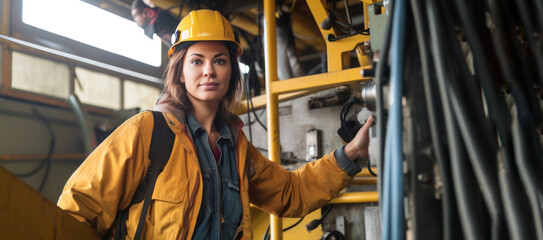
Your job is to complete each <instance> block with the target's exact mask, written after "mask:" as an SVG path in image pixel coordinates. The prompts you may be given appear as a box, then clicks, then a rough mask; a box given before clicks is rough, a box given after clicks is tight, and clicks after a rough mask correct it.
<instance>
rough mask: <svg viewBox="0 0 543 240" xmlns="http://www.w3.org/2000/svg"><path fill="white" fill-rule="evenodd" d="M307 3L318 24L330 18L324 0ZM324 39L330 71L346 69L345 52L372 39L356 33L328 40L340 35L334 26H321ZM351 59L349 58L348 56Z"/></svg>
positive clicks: (311, 0) (308, 0) (312, 0)
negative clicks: (327, 27) (326, 28)
mask: <svg viewBox="0 0 543 240" xmlns="http://www.w3.org/2000/svg"><path fill="white" fill-rule="evenodd" d="M306 2H307V5H308V6H309V9H310V10H311V13H312V14H313V17H314V18H315V21H316V23H317V25H319V26H320V24H321V23H322V22H323V21H324V20H325V19H326V18H328V13H327V12H326V6H325V3H324V2H323V1H320V0H307V1H306ZM319 30H320V32H321V34H322V37H323V38H324V41H325V42H326V51H327V57H328V71H329V72H331V71H339V70H342V69H345V68H346V67H347V66H349V63H348V62H346V61H343V56H344V53H347V52H351V51H352V50H354V48H355V47H356V45H358V44H360V43H363V42H366V41H368V40H369V39H370V36H369V35H360V34H356V35H353V36H350V37H346V38H342V39H336V40H335V41H330V40H328V36H330V35H332V36H334V37H338V36H339V34H338V33H337V32H336V31H334V29H333V28H331V29H329V30H325V29H322V28H319ZM347 59H349V58H347Z"/></svg>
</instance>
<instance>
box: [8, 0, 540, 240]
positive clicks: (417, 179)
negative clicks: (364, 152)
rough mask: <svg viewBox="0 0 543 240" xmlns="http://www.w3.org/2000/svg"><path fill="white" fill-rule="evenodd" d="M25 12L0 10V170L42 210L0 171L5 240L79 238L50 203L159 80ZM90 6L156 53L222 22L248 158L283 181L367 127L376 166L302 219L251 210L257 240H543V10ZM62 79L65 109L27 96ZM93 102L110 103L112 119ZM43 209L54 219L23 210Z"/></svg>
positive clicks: (375, 4)
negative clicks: (235, 57)
mask: <svg viewBox="0 0 543 240" xmlns="http://www.w3.org/2000/svg"><path fill="white" fill-rule="evenodd" d="M25 1H27V2H31V1H30V0H22V1H17V0H1V1H0V3H2V4H1V5H0V10H1V12H2V18H1V22H0V23H1V25H0V26H1V28H0V34H1V35H0V44H1V52H0V54H1V59H0V63H1V64H2V75H1V80H2V85H1V89H0V102H2V104H0V119H1V123H2V125H1V128H0V129H1V132H0V135H1V136H3V138H4V139H6V138H9V139H16V141H14V142H7V140H3V141H6V142H3V144H0V145H3V147H0V161H1V162H0V164H1V165H2V166H3V167H5V168H6V169H8V170H9V171H11V172H13V173H15V174H17V175H19V176H20V177H22V179H23V180H25V182H26V183H27V184H28V185H30V186H32V187H34V188H36V189H37V190H39V191H40V192H41V194H43V195H45V196H46V197H47V198H49V200H46V199H43V196H41V195H40V194H38V193H36V192H35V191H34V190H30V187H28V186H25V184H23V183H22V182H20V180H19V179H18V178H17V177H15V176H14V175H11V173H9V172H8V171H6V170H5V169H3V168H2V169H0V170H2V171H0V179H1V180H0V186H2V188H1V189H0V191H1V193H0V209H1V211H2V212H5V213H6V214H1V215H0V238H3V237H2V236H3V235H4V234H6V236H8V237H11V238H38V237H43V238H45V239H59V238H62V239H69V238H70V236H73V235H70V234H73V231H75V230H74V229H85V228H84V226H83V227H82V226H81V225H78V223H77V222H74V221H71V220H73V219H71V220H70V219H69V216H67V215H65V213H62V211H60V210H59V209H57V208H56V207H55V206H54V204H51V203H50V202H47V201H53V202H54V201H55V199H54V198H56V197H58V194H59V191H60V189H61V188H62V184H63V183H64V182H65V180H66V179H67V178H68V177H69V175H70V174H71V172H72V171H73V170H74V169H75V168H76V167H77V166H78V164H80V163H81V161H82V160H83V159H84V157H85V156H86V154H88V152H89V151H91V150H92V148H93V146H95V144H96V142H99V141H100V140H101V139H103V138H104V137H105V136H107V134H108V132H109V131H111V130H113V129H114V128H115V126H117V125H118V124H120V123H121V122H122V121H124V120H125V119H126V118H128V117H130V116H131V115H133V114H135V113H137V112H138V111H139V110H141V109H145V108H149V107H152V103H151V104H150V105H145V104H143V102H145V101H147V100H144V99H139V98H137V99H135V98H134V97H133V96H134V94H133V92H134V91H139V93H141V94H139V95H147V96H149V99H151V102H152V100H154V97H153V96H156V95H158V93H159V91H160V83H161V79H160V76H161V75H160V74H161V67H160V66H158V67H157V66H151V65H149V64H142V63H141V62H137V61H133V60H130V59H127V58H125V57H121V56H118V55H115V54H112V53H107V52H102V50H95V49H94V48H91V47H89V46H87V45H84V44H80V43H74V42H73V40H69V39H65V38H63V37H59V36H56V35H53V34H50V33H46V32H45V31H44V30H41V29H37V28H34V27H29V26H28V24H26V23H25V21H24V20H22V19H23V16H24V14H23V13H22V12H23V11H22V10H23V6H24V4H25ZM84 2H86V3H88V4H91V5H93V6H96V7H98V8H100V9H105V10H107V11H109V12H111V13H114V14H115V15H118V16H122V17H124V18H126V19H129V20H131V21H136V22H137V24H138V25H139V27H141V28H142V29H144V33H145V35H147V36H153V34H157V36H156V37H158V38H160V39H161V40H159V41H161V46H162V47H161V51H162V52H163V53H164V52H165V51H166V50H167V48H168V46H169V45H168V44H169V39H168V38H169V35H168V34H165V33H167V32H170V30H169V29H171V24H172V23H173V24H174V25H176V24H177V21H178V19H180V17H181V16H184V15H185V14H187V13H188V11H190V10H192V9H198V8H213V9H218V10H219V11H221V12H222V13H223V14H224V15H226V16H228V18H229V19H230V21H231V22H232V25H233V26H234V27H235V29H236V31H237V32H238V33H239V34H240V39H241V43H242V45H243V47H244V53H243V55H242V56H241V57H240V59H239V61H240V62H241V63H244V64H245V65H246V66H247V71H246V72H245V76H244V77H245V84H246V96H245V99H244V101H243V102H242V103H241V105H240V106H239V109H237V113H238V114H239V116H240V117H241V118H242V119H243V120H244V121H245V122H246V127H245V128H244V131H245V132H246V134H247V135H248V136H249V138H250V140H251V141H252V142H253V144H254V145H255V146H259V147H261V148H262V149H261V150H262V151H263V153H265V154H268V157H269V158H270V159H271V160H272V161H277V162H281V164H282V165H283V166H284V167H285V168H287V169H295V168H297V167H299V166H301V165H303V164H305V163H307V162H308V161H312V160H314V159H316V158H318V156H319V155H320V154H322V153H323V152H327V151H331V150H333V149H335V148H337V146H339V145H341V144H343V142H341V140H340V138H339V137H338V133H339V135H342V136H343V135H345V134H347V135H349V134H352V133H353V132H355V131H356V129H357V126H359V124H360V123H362V122H363V121H364V120H365V119H366V118H367V117H368V116H369V115H373V116H374V117H375V119H376V123H375V124H374V126H373V127H372V128H371V146H370V159H367V161H365V162H364V164H363V166H362V167H363V168H364V170H363V171H362V172H361V173H360V174H359V175H357V176H356V177H355V178H354V179H353V181H352V184H351V185H350V186H348V187H347V188H346V189H345V190H344V191H343V192H342V193H341V194H340V195H339V196H338V197H337V198H335V199H333V200H332V201H331V202H330V204H329V205H327V206H325V207H323V208H322V209H320V210H317V211H315V212H313V213H311V214H310V215H308V216H306V217H305V218H301V219H280V218H277V217H275V216H269V217H268V215H267V214H266V213H264V212H262V211H261V210H260V209H257V208H256V207H255V208H254V209H252V212H251V215H252V219H253V222H254V228H253V232H254V236H255V238H262V239H268V238H269V239H282V238H284V239H315V238H317V239H543V199H542V198H543V178H542V176H543V174H542V173H543V111H542V109H543V104H542V100H543V90H542V89H543V88H542V87H543V46H542V45H543V39H542V30H543V2H541V1H535V0H533V1H530V0H516V1H505V0H497V1H467V0H453V1H435V0H409V1H407V0H385V1H374V0H360V1H359V0H343V1H340V0H305V1H297V0H283V1H278V0H263V1H250V0H228V1H215V0H201V1H198V0H190V1H184V0H146V1H143V0H142V1H138V0H136V1H133V0H85V1H84ZM66 11H69V10H66ZM174 28H175V26H174ZM82 56H84V57H82ZM162 64H163V63H162ZM159 65H160V64H159ZM21 66H32V67H33V68H36V69H42V70H40V71H38V73H37V75H32V74H30V75H25V74H26V71H29V70H28V69H25V68H24V67H21ZM47 69H55V71H54V72H55V74H56V75H55V74H53V73H52V72H48V71H46V70H47ZM59 72H60V73H59ZM60 75H62V76H61V77H60V78H63V79H64V80H63V82H62V84H64V85H65V87H64V88H62V89H63V90H62V91H60V92H62V93H59V90H58V88H57V90H47V89H45V88H46V84H45V85H43V86H42V87H38V88H37V89H36V88H32V87H31V86H29V85H32V84H33V83H34V82H33V81H31V80H28V79H31V78H35V77H36V76H45V77H47V78H51V79H52V78H55V77H58V76H60ZM27 80H28V84H26V83H25V82H26V81H27ZM44 81H48V80H47V79H45V80H44ZM112 82H114V83H115V84H111V83H112ZM101 83H103V86H102V87H99V85H101ZM57 84H58V83H57ZM62 84H60V85H62ZM112 86H113V87H112ZM92 89H98V90H99V91H109V92H107V94H109V95H115V96H116V98H114V99H110V100H106V102H109V103H113V105H111V104H108V103H104V102H101V101H100V98H101V97H94V98H93V97H92V95H93V93H92V92H93V91H92ZM127 90H128V91H127ZM107 94H106V95H107ZM97 96H104V95H97ZM80 99H81V100H80ZM343 104H349V105H348V107H346V106H347V105H345V107H343V110H342V106H343ZM260 109H262V110H260ZM264 112H266V115H264V114H263V113H264ZM257 124H259V125H261V126H259V125H257ZM28 126H31V127H28ZM338 129H340V130H339V131H338ZM265 136H266V137H265ZM299 139H305V141H300V140H299ZM347 141H348V140H347ZM300 156H306V157H305V159H302V158H303V157H300ZM51 175H53V177H51ZM8 182H9V184H4V185H2V183H8ZM11 186H17V187H11ZM29 196H30V197H29ZM25 199H26V200H25ZM40 202H45V204H44V205H43V207H41V208H44V209H48V210H47V211H44V212H43V213H42V212H35V211H37V210H36V209H35V208H30V209H28V210H27V211H25V208H26V205H29V204H34V205H37V204H39V203H40ZM40 206H42V205H40ZM29 211H33V212H29ZM15 218H17V219H21V221H20V222H18V221H12V219H15ZM53 218H56V219H60V218H62V219H66V220H63V221H60V222H58V223H55V224H54V226H53V227H54V229H55V231H54V232H63V233H66V234H62V236H60V235H61V234H57V235H54V234H55V233H54V232H51V231H50V228H48V229H44V228H43V227H42V228H34V227H32V226H34V225H39V224H40V222H47V221H49V220H48V219H53ZM21 224H25V226H21ZM308 230H311V231H308ZM78 231H79V230H78ZM81 231H85V230H81ZM75 233H77V232H75ZM87 235H89V236H88V237H89V239H93V238H94V237H95V236H92V234H86V236H87Z"/></svg>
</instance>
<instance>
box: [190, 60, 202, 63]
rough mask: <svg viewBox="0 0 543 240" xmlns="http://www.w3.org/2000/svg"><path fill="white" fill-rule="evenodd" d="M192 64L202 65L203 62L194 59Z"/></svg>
mask: <svg viewBox="0 0 543 240" xmlns="http://www.w3.org/2000/svg"><path fill="white" fill-rule="evenodd" d="M190 63H192V64H200V63H202V61H201V60H200V59H193V60H192V61H191V62H190Z"/></svg>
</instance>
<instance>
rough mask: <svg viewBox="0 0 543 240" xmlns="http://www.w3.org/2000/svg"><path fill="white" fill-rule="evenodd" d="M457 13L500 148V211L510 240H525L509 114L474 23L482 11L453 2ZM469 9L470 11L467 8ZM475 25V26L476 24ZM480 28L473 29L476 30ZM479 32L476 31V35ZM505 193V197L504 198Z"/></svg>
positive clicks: (482, 21) (456, 1) (524, 226)
mask: <svg viewBox="0 0 543 240" xmlns="http://www.w3.org/2000/svg"><path fill="white" fill-rule="evenodd" d="M454 2H455V4H456V8H457V12H458V13H459V15H460V20H461V21H462V26H463V30H464V31H465V34H466V37H467V39H468V44H469V45H470V47H471V48H470V49H471V51H472V53H473V54H472V56H473V59H474V65H475V69H476V71H477V74H478V76H479V77H480V78H479V79H480V80H481V84H482V88H483V92H484V97H485V100H486V102H487V105H486V106H487V107H488V110H489V111H488V112H489V113H488V115H489V118H490V119H491V121H492V122H493V123H494V124H495V126H496V127H497V131H498V138H499V140H500V141H499V142H500V143H501V144H500V152H501V153H502V157H501V158H500V162H502V163H503V168H504V171H505V172H503V173H502V172H501V171H500V175H499V179H500V187H501V192H502V194H501V196H502V199H503V204H504V211H505V215H506V217H507V219H508V220H509V221H508V229H509V233H510V234H511V237H512V238H513V239H527V233H528V232H529V230H528V229H527V227H528V226H529V223H527V217H526V216H525V214H524V213H523V211H521V210H520V209H522V208H523V207H522V206H521V204H522V203H521V198H522V197H521V195H520V194H519V193H518V191H519V190H518V187H517V186H516V185H515V184H511V182H512V181H514V182H518V174H517V173H516V168H515V167H514V163H513V162H512V159H513V155H512V154H513V149H512V140H511V131H510V129H509V126H510V122H511V120H510V118H511V117H510V114H509V112H508V110H507V109H506V106H507V104H506V103H505V99H504V96H503V95H502V94H501V93H500V90H499V89H498V87H497V86H496V85H495V84H494V82H493V81H492V77H491V73H490V70H489V66H488V59H487V56H488V54H487V53H484V49H485V48H484V47H483V43H482V41H481V38H480V37H479V35H480V34H481V32H483V29H484V30H485V31H484V32H486V31H487V30H486V29H485V28H486V22H485V20H486V19H485V18H484V15H483V16H480V17H479V21H478V22H476V21H475V20H474V18H475V16H477V13H479V14H481V15H482V14H484V11H482V9H473V7H472V6H473V5H474V3H471V2H469V3H470V4H468V2H466V1H463V0H455V1H454ZM470 7H472V8H470ZM477 23H478V24H477ZM480 25H483V26H482V27H479V28H478V29H476V27H477V26H480ZM478 30H479V31H478ZM507 193H509V194H507Z"/></svg>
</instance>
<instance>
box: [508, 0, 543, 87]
mask: <svg viewBox="0 0 543 240" xmlns="http://www.w3.org/2000/svg"><path fill="white" fill-rule="evenodd" d="M513 2H514V3H515V4H516V6H517V9H518V10H519V12H520V13H519V15H520V19H521V20H522V24H523V25H524V28H525V30H526V34H525V35H526V37H527V38H528V43H529V45H530V46H531V49H532V50H533V51H530V53H531V54H533V55H534V58H535V63H536V64H537V69H536V70H537V71H535V72H537V73H538V75H539V80H540V81H541V82H540V83H541V84H542V86H543V53H542V51H541V50H542V48H541V43H538V42H537V40H536V37H535V34H534V33H535V32H536V30H535V26H534V25H533V24H532V21H531V19H533V18H532V15H531V14H530V12H531V11H530V10H529V6H528V3H527V2H526V0H517V1H513Z"/></svg>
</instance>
